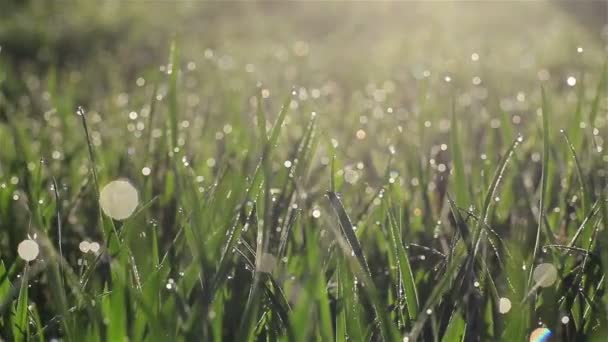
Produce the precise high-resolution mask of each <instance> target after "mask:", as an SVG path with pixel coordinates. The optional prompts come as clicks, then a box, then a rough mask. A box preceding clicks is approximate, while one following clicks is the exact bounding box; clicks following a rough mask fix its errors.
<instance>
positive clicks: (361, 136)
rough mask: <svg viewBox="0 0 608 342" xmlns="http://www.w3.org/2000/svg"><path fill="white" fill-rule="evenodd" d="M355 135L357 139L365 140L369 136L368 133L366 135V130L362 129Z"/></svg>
mask: <svg viewBox="0 0 608 342" xmlns="http://www.w3.org/2000/svg"><path fill="white" fill-rule="evenodd" d="M355 135H356V136H357V139H359V140H363V139H365V137H366V136H367V133H365V131H364V130H362V129H360V130H358V131H357V133H355Z"/></svg>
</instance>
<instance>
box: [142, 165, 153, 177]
mask: <svg viewBox="0 0 608 342" xmlns="http://www.w3.org/2000/svg"><path fill="white" fill-rule="evenodd" d="M151 172H152V170H151V169H150V168H149V167H147V166H146V167H144V168H142V169H141V174H142V175H144V176H149V175H150V173H151Z"/></svg>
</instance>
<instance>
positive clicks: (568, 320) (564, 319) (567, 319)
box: [561, 316, 570, 324]
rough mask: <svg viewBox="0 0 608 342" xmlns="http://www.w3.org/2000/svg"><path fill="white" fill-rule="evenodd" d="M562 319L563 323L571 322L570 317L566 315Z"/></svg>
mask: <svg viewBox="0 0 608 342" xmlns="http://www.w3.org/2000/svg"><path fill="white" fill-rule="evenodd" d="M561 321H562V324H568V323H569V322H570V317H568V316H564V317H562V319H561Z"/></svg>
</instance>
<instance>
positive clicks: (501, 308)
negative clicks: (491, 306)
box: [498, 297, 511, 315]
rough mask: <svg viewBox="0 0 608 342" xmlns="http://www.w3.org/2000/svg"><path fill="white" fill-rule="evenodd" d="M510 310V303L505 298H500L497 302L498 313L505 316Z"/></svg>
mask: <svg viewBox="0 0 608 342" xmlns="http://www.w3.org/2000/svg"><path fill="white" fill-rule="evenodd" d="M510 310H511V301H510V300H509V298H505V297H502V298H500V300H499V301H498V312H500V313H501V314H503V315H504V314H506V313H507V312H509V311H510Z"/></svg>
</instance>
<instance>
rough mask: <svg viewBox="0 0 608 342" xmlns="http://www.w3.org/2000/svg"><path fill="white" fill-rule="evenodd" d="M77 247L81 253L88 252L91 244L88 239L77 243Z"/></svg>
mask: <svg viewBox="0 0 608 342" xmlns="http://www.w3.org/2000/svg"><path fill="white" fill-rule="evenodd" d="M78 249H80V251H81V252H82V253H88V252H89V251H90V250H91V244H90V243H89V241H81V242H80V243H79V244H78Z"/></svg>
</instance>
